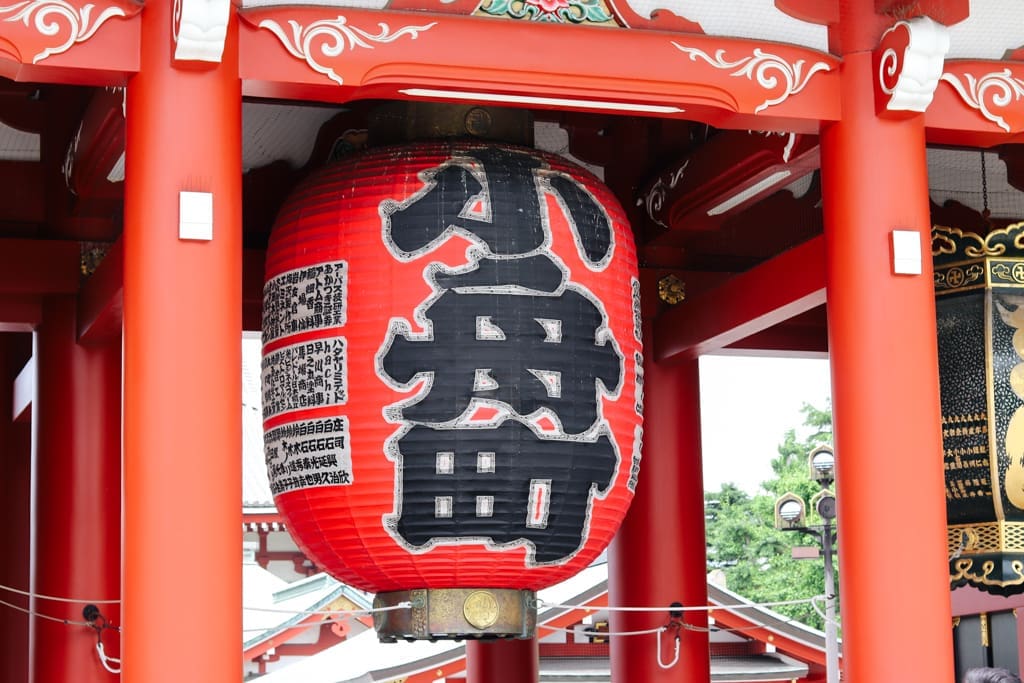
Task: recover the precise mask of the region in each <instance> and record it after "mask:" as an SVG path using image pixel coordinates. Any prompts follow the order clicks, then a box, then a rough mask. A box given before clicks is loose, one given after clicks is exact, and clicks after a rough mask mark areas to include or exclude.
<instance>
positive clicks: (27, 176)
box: [0, 161, 46, 224]
mask: <svg viewBox="0 0 1024 683" xmlns="http://www.w3.org/2000/svg"><path fill="white" fill-rule="evenodd" d="M0 185H2V186H3V188H4V194H5V196H7V197H9V200H8V201H5V202H4V203H3V207H2V208H0V221H4V222H11V223H30V224H31V223H42V222H43V221H44V220H46V193H45V191H44V189H43V187H44V183H43V165H42V164H41V163H39V162H38V161H0Z"/></svg>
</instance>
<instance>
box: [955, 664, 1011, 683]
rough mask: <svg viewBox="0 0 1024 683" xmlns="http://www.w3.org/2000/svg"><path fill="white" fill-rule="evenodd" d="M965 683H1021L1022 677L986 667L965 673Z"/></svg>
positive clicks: (1003, 670) (1004, 670)
mask: <svg viewBox="0 0 1024 683" xmlns="http://www.w3.org/2000/svg"><path fill="white" fill-rule="evenodd" d="M963 683H1021V680H1020V676H1018V675H1017V674H1014V673H1010V672H1009V671H1007V670H1006V669H999V668H996V667H991V666H985V667H981V668H977V669H968V670H967V671H966V672H965V673H964V680H963Z"/></svg>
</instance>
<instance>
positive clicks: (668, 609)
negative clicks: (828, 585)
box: [537, 595, 821, 612]
mask: <svg viewBox="0 0 1024 683" xmlns="http://www.w3.org/2000/svg"><path fill="white" fill-rule="evenodd" d="M819 597H821V596H819V595H816V596H814V597H811V598H800V599H799V600H778V601H775V602H759V603H752V604H749V605H748V604H739V605H694V606H692V607H681V606H678V605H677V606H674V607H673V606H671V605H665V606H661V607H612V606H608V607H595V606H593V605H567V604H555V603H550V602H544V601H543V600H538V601H537V606H538V607H541V606H543V607H546V608H549V609H550V608H557V609H586V610H591V611H595V612H597V611H605V612H711V611H713V610H716V609H724V610H734V609H754V608H758V607H779V606H782V605H802V604H805V603H808V602H811V603H813V602H814V601H815V600H816V599H818V598H819Z"/></svg>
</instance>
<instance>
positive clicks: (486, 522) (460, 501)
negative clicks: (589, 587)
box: [396, 421, 617, 563]
mask: <svg viewBox="0 0 1024 683" xmlns="http://www.w3.org/2000/svg"><path fill="white" fill-rule="evenodd" d="M472 433H473V438H466V435H465V434H460V433H459V430H451V429H435V428H431V427H424V426H422V425H418V426H415V427H413V428H412V429H410V430H409V431H408V432H407V433H405V434H404V435H403V436H402V437H401V438H400V439H399V440H398V442H397V446H398V450H399V452H400V454H401V460H402V467H401V472H402V474H401V477H402V505H401V514H400V516H399V518H398V520H397V523H396V531H397V533H398V534H399V535H400V536H401V537H402V538H403V539H405V540H406V541H407V542H408V543H409V544H410V545H412V546H414V547H417V548H421V547H423V546H426V545H429V544H431V543H432V542H436V541H444V540H449V539H454V538H473V539H489V540H490V541H491V542H493V543H496V544H505V543H516V542H519V541H528V542H529V543H531V544H532V545H533V546H534V549H535V552H534V561H536V562H537V563H545V562H557V561H559V560H562V559H565V558H567V557H568V556H570V555H572V554H573V553H574V552H576V551H577V550H578V549H579V547H580V546H581V545H582V542H583V532H584V530H585V529H586V527H587V517H588V514H589V511H590V497H591V492H592V490H596V491H597V492H599V493H605V492H607V490H608V487H609V486H610V485H611V481H612V477H613V475H614V472H615V469H616V466H617V455H616V453H615V450H614V448H613V447H612V444H611V442H610V441H609V440H608V437H607V436H606V435H605V434H601V436H600V437H599V438H598V439H597V441H596V442H593V443H589V442H581V441H565V440H557V441H556V440H550V439H541V438H539V437H538V436H537V435H536V434H534V433H533V432H532V431H531V430H530V429H529V428H527V427H526V426H524V425H522V424H520V423H519V422H516V421H506V422H505V423H504V424H502V425H501V426H500V427H495V428H491V429H474V430H472Z"/></svg>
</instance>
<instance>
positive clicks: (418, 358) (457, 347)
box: [383, 289, 622, 434]
mask: <svg viewBox="0 0 1024 683" xmlns="http://www.w3.org/2000/svg"><path fill="white" fill-rule="evenodd" d="M424 315H425V316H426V317H427V318H429V319H430V321H431V322H432V329H433V337H432V338H431V339H425V340H411V341H410V340H409V339H406V338H404V337H401V336H396V337H395V338H394V340H393V342H392V344H391V348H390V349H388V351H387V352H386V353H385V354H384V357H383V370H384V371H385V372H386V373H387V374H388V375H389V376H390V377H391V378H392V380H394V381H396V382H398V383H401V384H407V383H409V382H410V381H412V379H413V378H414V377H415V376H416V375H417V374H419V373H423V372H429V373H432V374H433V381H432V382H431V384H430V390H429V391H428V392H427V393H426V394H425V396H424V397H423V398H422V399H421V400H420V401H419V402H418V403H415V404H412V405H408V406H406V407H405V408H404V410H403V413H402V415H403V418H404V419H405V420H407V421H409V422H419V423H432V424H437V423H443V422H448V421H450V420H453V419H455V418H457V417H459V416H460V415H462V413H463V411H465V410H466V408H468V407H469V404H470V401H471V400H472V399H474V398H478V399H489V400H496V401H503V402H504V403H506V404H508V405H509V406H510V407H511V408H512V409H513V410H515V411H516V412H517V413H519V415H522V416H527V415H530V414H532V413H534V412H535V411H537V410H539V409H541V408H548V409H550V410H551V411H552V412H553V413H555V415H556V416H557V417H558V420H559V422H560V423H561V426H562V430H563V431H564V433H565V434H581V433H583V432H585V431H587V430H588V429H590V428H591V427H592V426H593V424H594V422H595V421H596V420H597V418H598V414H597V401H598V393H599V392H598V387H597V382H600V383H601V384H603V385H604V387H605V390H606V391H607V392H608V393H615V392H617V391H618V389H619V385H620V383H621V381H622V376H621V375H622V356H621V354H620V353H619V351H618V349H616V348H615V346H614V345H613V344H612V343H611V342H610V341H608V340H607V339H605V337H604V336H603V333H601V330H602V329H603V325H604V318H603V316H602V313H601V311H600V310H599V309H598V308H597V306H596V305H595V304H594V302H593V301H591V300H590V299H588V298H587V297H585V296H583V295H582V294H580V293H579V292H577V291H575V290H572V289H566V290H565V291H563V292H562V293H561V294H560V295H557V296H533V295H524V294H519V295H514V294H475V293H469V294H462V293H459V292H458V291H456V290H453V289H450V290H447V291H446V292H444V294H442V295H441V297H440V298H439V299H437V300H436V301H434V302H433V304H431V306H430V307H429V308H428V309H427V310H426V311H425V312H424Z"/></svg>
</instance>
